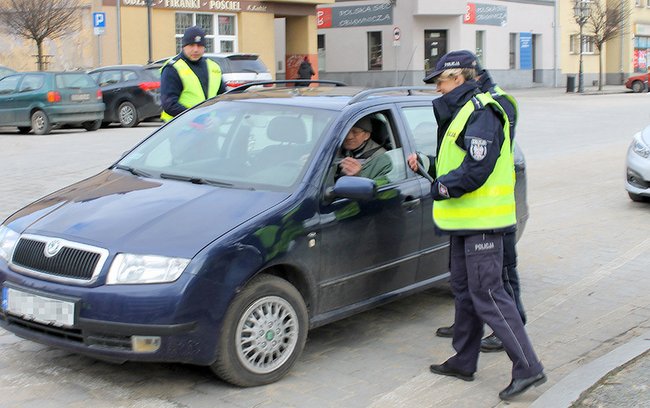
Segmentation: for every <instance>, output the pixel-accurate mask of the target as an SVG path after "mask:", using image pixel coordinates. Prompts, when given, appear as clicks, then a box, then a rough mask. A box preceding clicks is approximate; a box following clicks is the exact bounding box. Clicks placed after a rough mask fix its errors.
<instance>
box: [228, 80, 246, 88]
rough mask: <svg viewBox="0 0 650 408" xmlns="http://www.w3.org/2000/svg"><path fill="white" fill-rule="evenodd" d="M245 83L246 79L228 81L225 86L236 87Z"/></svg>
mask: <svg viewBox="0 0 650 408" xmlns="http://www.w3.org/2000/svg"><path fill="white" fill-rule="evenodd" d="M245 83H246V81H228V82H226V86H227V87H229V88H237V87H238V86H242V85H244V84H245Z"/></svg>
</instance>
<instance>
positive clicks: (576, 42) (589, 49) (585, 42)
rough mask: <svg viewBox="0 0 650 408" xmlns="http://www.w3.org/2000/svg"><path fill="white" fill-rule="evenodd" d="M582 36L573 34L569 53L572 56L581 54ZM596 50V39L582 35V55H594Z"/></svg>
mask: <svg viewBox="0 0 650 408" xmlns="http://www.w3.org/2000/svg"><path fill="white" fill-rule="evenodd" d="M579 47H580V34H573V35H571V41H570V47H569V52H570V53H571V54H579V53H580V48H579ZM595 49H596V46H595V43H594V37H593V36H590V35H584V34H583V35H582V53H583V54H594V53H595V52H594V50H595Z"/></svg>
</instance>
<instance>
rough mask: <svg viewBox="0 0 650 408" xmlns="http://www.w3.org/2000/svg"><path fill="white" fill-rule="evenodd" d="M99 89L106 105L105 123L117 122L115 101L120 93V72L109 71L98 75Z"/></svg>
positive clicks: (116, 70)
mask: <svg viewBox="0 0 650 408" xmlns="http://www.w3.org/2000/svg"><path fill="white" fill-rule="evenodd" d="M98 85H99V87H100V89H101V90H102V97H103V100H104V104H105V105H106V116H105V117H104V120H105V121H107V122H108V121H117V120H118V119H117V112H116V110H117V106H116V105H117V101H118V100H119V98H120V94H121V93H122V85H123V83H122V71H121V70H119V69H110V70H106V71H102V73H101V74H100V75H99V83H98Z"/></svg>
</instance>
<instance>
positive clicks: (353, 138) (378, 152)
mask: <svg viewBox="0 0 650 408" xmlns="http://www.w3.org/2000/svg"><path fill="white" fill-rule="evenodd" d="M371 134H372V121H371V120H370V117H369V116H365V117H363V118H361V119H359V120H358V121H357V123H355V124H354V126H352V128H351V129H350V131H349V132H348V134H347V135H346V136H345V140H343V146H341V149H340V150H339V152H338V154H337V158H336V161H337V162H339V169H338V175H339V176H359V177H366V178H369V179H377V178H379V177H381V176H384V175H386V174H388V173H389V172H390V170H391V169H392V162H391V160H390V158H389V157H388V156H387V155H385V154H384V153H386V149H385V148H383V147H382V146H380V145H379V144H378V143H377V142H375V141H374V140H372V138H371V137H370V136H371Z"/></svg>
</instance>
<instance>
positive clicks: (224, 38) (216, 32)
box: [175, 13, 237, 53]
mask: <svg viewBox="0 0 650 408" xmlns="http://www.w3.org/2000/svg"><path fill="white" fill-rule="evenodd" d="M215 21H216V24H215ZM194 25H196V26H199V27H201V28H202V29H203V30H204V31H205V51H206V52H217V53H218V52H237V19H236V16H235V15H233V14H215V13H176V23H175V29H176V35H175V37H176V52H177V53H180V52H181V49H182V48H183V47H182V40H183V34H184V33H185V30H186V29H187V28H188V27H191V26H194Z"/></svg>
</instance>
